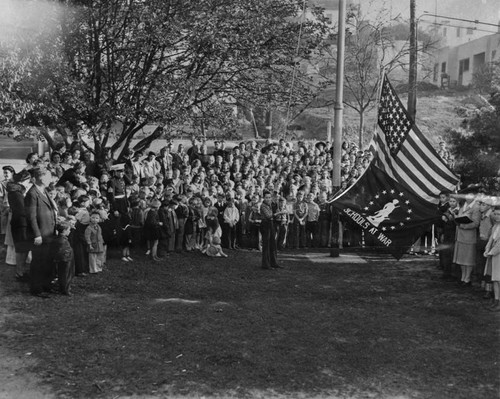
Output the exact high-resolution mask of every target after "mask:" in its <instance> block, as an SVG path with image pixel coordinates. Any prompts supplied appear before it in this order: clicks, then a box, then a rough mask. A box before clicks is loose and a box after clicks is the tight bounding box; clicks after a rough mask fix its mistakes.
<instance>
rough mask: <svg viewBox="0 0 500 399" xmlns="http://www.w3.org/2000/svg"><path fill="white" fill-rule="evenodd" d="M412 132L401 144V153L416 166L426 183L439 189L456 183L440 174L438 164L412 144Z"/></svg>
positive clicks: (444, 188)
mask: <svg viewBox="0 0 500 399" xmlns="http://www.w3.org/2000/svg"><path fill="white" fill-rule="evenodd" d="M411 136H412V134H410V135H409V136H408V139H407V140H406V142H405V143H404V144H403V145H402V146H401V151H402V153H403V154H404V155H405V156H406V157H407V158H408V159H409V161H410V162H411V163H412V166H414V167H416V168H418V170H419V171H420V173H422V174H423V175H424V176H425V179H426V180H427V183H426V184H431V185H432V186H435V187H436V188H437V189H439V191H443V190H446V189H449V188H450V187H453V186H454V185H456V182H454V181H450V180H448V179H447V178H446V176H442V175H441V173H440V170H439V166H438V165H439V164H436V163H434V162H432V161H431V160H429V159H428V158H427V157H426V156H425V154H423V153H422V150H421V148H420V147H416V146H414V145H413V140H411Z"/></svg>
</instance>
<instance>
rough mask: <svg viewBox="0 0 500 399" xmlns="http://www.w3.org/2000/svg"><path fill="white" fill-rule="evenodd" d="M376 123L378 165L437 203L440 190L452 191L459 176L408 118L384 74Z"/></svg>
mask: <svg viewBox="0 0 500 399" xmlns="http://www.w3.org/2000/svg"><path fill="white" fill-rule="evenodd" d="M378 125H379V127H380V130H378V129H377V132H376V133H375V136H374V140H373V142H372V145H371V148H370V149H371V150H372V152H373V153H374V160H373V162H375V164H376V165H377V166H378V167H379V168H380V169H382V170H383V171H385V172H386V173H387V174H388V175H389V176H390V177H391V178H393V179H394V180H396V181H398V182H400V183H401V184H402V185H403V186H405V187H407V188H409V189H411V190H413V191H414V192H415V193H416V194H417V195H418V196H420V197H421V198H423V199H424V200H426V201H428V202H432V203H437V202H438V197H439V193H440V192H441V191H455V188H456V186H457V184H458V182H459V179H458V177H457V176H456V175H455V174H454V173H453V171H451V170H450V168H449V167H448V166H447V165H446V164H445V163H444V161H443V160H442V159H441V157H440V156H439V154H438V153H437V152H436V150H435V149H434V147H433V146H432V145H431V143H430V142H429V141H428V140H427V138H426V137H425V136H424V135H423V134H422V132H421V131H420V130H419V129H418V127H417V126H416V124H415V122H414V121H413V120H412V119H411V118H410V116H409V115H408V112H407V111H406V109H405V107H404V106H403V104H402V103H401V100H400V99H399V97H398V95H397V94H396V92H395V91H394V89H393V87H392V86H391V84H390V82H389V79H388V78H387V76H384V80H383V83H382V89H381V93H380V103H379V110H378Z"/></svg>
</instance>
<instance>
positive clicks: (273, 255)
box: [260, 191, 286, 269]
mask: <svg viewBox="0 0 500 399" xmlns="http://www.w3.org/2000/svg"><path fill="white" fill-rule="evenodd" d="M276 208H277V207H276V204H273V202H272V195H271V193H270V192H269V191H264V200H263V201H262V204H261V206H260V214H261V217H262V222H261V224H260V233H261V235H262V268H263V269H271V268H273V269H281V268H282V266H280V265H278V259H277V258H278V252H277V248H276V230H275V228H274V219H275V217H276V216H277V215H279V214H281V213H283V212H286V211H277V209H276Z"/></svg>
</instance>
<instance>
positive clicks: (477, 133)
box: [447, 69, 500, 194]
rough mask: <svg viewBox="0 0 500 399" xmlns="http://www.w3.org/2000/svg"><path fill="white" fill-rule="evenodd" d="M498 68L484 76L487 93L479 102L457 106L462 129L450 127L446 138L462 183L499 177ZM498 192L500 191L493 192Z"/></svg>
mask: <svg viewBox="0 0 500 399" xmlns="http://www.w3.org/2000/svg"><path fill="white" fill-rule="evenodd" d="M499 72H500V70H498V69H496V72H495V73H492V74H490V79H489V80H484V81H483V83H484V85H485V86H484V88H486V91H487V92H488V93H491V94H490V96H489V98H488V100H486V99H484V100H483V105H482V106H479V107H477V106H476V107H473V108H461V109H460V110H459V111H460V112H459V116H461V117H463V118H464V120H463V123H462V129H460V130H450V131H449V132H448V134H447V139H448V141H449V142H450V144H451V147H452V150H453V153H454V155H455V158H456V165H455V169H456V172H457V173H459V174H460V175H461V176H462V181H463V182H464V183H465V184H470V183H478V182H481V181H486V182H490V183H488V184H491V182H496V184H498V180H499V178H500V161H499V159H500V130H499V126H500V86H498V82H499V81H500V73H499ZM497 194H500V193H497Z"/></svg>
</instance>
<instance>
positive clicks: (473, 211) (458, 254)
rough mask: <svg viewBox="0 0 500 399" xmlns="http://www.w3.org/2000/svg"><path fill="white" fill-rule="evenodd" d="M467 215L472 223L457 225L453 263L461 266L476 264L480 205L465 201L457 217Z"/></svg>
mask: <svg viewBox="0 0 500 399" xmlns="http://www.w3.org/2000/svg"><path fill="white" fill-rule="evenodd" d="M462 216H467V217H468V218H469V219H470V220H472V222H471V223H467V224H460V225H457V231H456V238H455V251H454V253H453V263H456V264H457V265H461V266H475V265H476V242H477V228H478V226H479V222H480V220H481V212H480V211H479V208H478V206H477V205H476V204H475V203H474V202H471V203H470V204H467V203H465V204H464V205H463V206H462V207H460V210H459V212H458V215H457V218H459V217H462Z"/></svg>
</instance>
